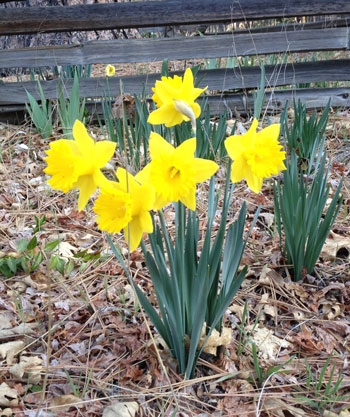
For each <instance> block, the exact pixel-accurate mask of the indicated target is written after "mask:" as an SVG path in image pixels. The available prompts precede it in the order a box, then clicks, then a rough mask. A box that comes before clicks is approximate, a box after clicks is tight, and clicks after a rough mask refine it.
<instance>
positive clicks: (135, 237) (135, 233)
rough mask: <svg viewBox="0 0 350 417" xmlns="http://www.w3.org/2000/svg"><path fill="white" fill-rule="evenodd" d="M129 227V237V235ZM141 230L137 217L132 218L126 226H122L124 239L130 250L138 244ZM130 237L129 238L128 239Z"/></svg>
mask: <svg viewBox="0 0 350 417" xmlns="http://www.w3.org/2000/svg"><path fill="white" fill-rule="evenodd" d="M129 228H130V237H129ZM142 235H143V230H142V227H141V224H140V221H139V219H136V220H132V221H131V222H130V223H129V225H128V226H126V227H124V237H125V241H126V242H127V243H128V244H129V245H130V252H133V251H134V250H135V249H136V248H137V247H138V246H139V244H140V242H141V239H142ZM129 239H130V240H129Z"/></svg>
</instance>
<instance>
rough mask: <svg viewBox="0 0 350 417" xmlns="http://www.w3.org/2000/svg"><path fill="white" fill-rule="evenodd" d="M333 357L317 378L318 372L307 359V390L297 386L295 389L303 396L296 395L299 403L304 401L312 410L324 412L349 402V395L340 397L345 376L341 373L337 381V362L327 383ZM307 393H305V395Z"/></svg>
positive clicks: (330, 356) (330, 357)
mask: <svg viewBox="0 0 350 417" xmlns="http://www.w3.org/2000/svg"><path fill="white" fill-rule="evenodd" d="M331 359H332V355H329V357H328V359H327V360H326V363H325V364H324V365H323V367H322V368H321V371H320V373H319V375H318V376H317V374H316V372H314V371H313V370H312V369H311V366H310V364H309V362H308V361H307V359H305V364H306V380H305V383H304V385H305V389H303V388H301V387H298V386H295V389H297V391H299V392H300V393H301V394H296V398H297V399H298V401H302V402H304V403H306V404H307V405H309V406H311V407H312V408H314V409H316V410H318V411H319V412H322V411H323V410H325V409H327V410H329V409H330V408H332V407H333V406H334V405H335V404H339V402H341V401H348V400H349V395H340V394H339V391H340V390H341V388H342V382H343V375H342V374H341V372H340V371H339V374H338V376H337V377H336V379H335V381H333V378H334V377H335V372H336V361H334V363H333V365H331V369H330V373H329V379H328V381H326V379H325V376H326V372H327V369H328V368H329V366H330V363H331ZM304 392H305V393H304Z"/></svg>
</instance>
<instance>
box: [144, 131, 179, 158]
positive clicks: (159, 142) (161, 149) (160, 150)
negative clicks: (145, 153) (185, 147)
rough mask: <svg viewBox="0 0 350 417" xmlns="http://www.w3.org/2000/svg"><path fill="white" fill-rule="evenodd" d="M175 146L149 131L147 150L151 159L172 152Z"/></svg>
mask: <svg viewBox="0 0 350 417" xmlns="http://www.w3.org/2000/svg"><path fill="white" fill-rule="evenodd" d="M174 151H175V148H174V147H173V146H172V145H171V144H170V143H169V142H167V141H166V140H165V139H163V138H162V137H161V136H160V135H158V133H155V132H151V135H150V138H149V152H150V155H151V158H152V159H155V158H157V157H159V155H162V154H164V153H165V154H167V155H169V154H172V153H174Z"/></svg>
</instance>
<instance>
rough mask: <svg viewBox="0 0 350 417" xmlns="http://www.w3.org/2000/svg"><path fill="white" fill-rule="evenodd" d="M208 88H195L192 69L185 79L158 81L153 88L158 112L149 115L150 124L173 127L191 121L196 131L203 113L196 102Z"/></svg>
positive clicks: (165, 78)
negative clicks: (197, 122) (197, 120)
mask: <svg viewBox="0 0 350 417" xmlns="http://www.w3.org/2000/svg"><path fill="white" fill-rule="evenodd" d="M207 88H208V87H205V88H203V89H200V88H195V87H194V84H193V74H192V71H191V69H190V68H187V70H186V72H185V75H184V77H183V78H182V77H179V76H177V75H175V76H174V78H172V77H162V79H161V81H159V80H158V81H156V85H155V87H154V88H152V90H153V92H154V94H153V96H152V99H153V101H154V102H155V103H156V107H157V110H154V111H153V112H152V113H151V114H150V115H149V117H148V120H147V121H148V123H151V124H154V125H159V124H165V126H166V127H171V126H175V125H178V124H180V123H182V122H183V121H186V122H188V121H191V125H192V128H193V129H194V130H195V128H196V119H197V117H198V116H199V115H200V113H201V108H200V105H199V104H198V103H195V100H196V99H197V97H198V96H199V95H200V94H202V93H203V92H204V91H205V90H206V89H207Z"/></svg>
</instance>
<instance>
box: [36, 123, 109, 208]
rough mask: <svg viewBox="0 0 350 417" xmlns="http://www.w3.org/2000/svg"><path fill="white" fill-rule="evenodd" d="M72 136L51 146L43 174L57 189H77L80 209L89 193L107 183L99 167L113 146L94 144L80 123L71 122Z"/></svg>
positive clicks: (107, 159) (103, 164)
mask: <svg viewBox="0 0 350 417" xmlns="http://www.w3.org/2000/svg"><path fill="white" fill-rule="evenodd" d="M73 137H74V140H68V139H60V140H56V141H54V142H52V143H51V144H50V148H51V149H49V150H48V151H46V153H47V155H48V156H47V158H44V160H45V161H46V163H47V168H46V169H44V172H45V173H46V174H48V175H51V178H50V179H49V180H48V183H49V184H50V185H51V187H52V188H54V189H56V190H60V191H63V192H65V193H67V192H68V191H70V190H73V189H74V188H78V189H79V200H78V209H79V210H83V208H84V207H85V206H86V203H87V202H88V200H89V198H90V196H91V194H93V193H94V191H95V190H96V188H97V187H98V186H101V185H103V184H104V183H105V182H106V181H107V180H106V178H105V176H104V175H103V174H102V172H101V168H103V167H104V166H105V165H106V163H107V162H108V161H109V160H110V159H111V157H112V156H113V153H114V150H115V146H116V144H115V143H113V142H109V141H106V140H105V141H102V142H97V143H95V142H94V140H93V139H92V138H91V137H90V136H89V135H88V133H87V131H86V128H85V126H84V125H83V124H82V123H81V122H80V121H79V120H76V122H75V123H74V126H73Z"/></svg>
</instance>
